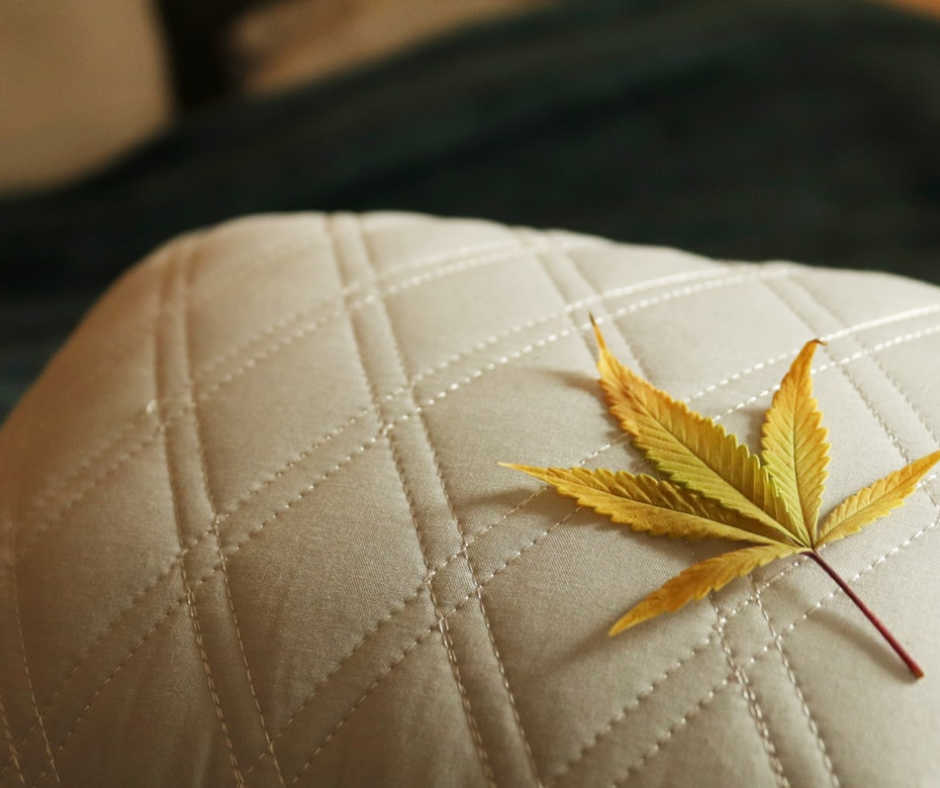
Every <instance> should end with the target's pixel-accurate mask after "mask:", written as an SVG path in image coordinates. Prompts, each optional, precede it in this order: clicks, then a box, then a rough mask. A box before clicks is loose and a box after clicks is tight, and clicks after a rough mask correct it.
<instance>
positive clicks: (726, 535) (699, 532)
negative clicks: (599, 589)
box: [505, 464, 780, 544]
mask: <svg viewBox="0 0 940 788" xmlns="http://www.w3.org/2000/svg"><path fill="white" fill-rule="evenodd" d="M505 466H506V467H508V468H514V469H515V470H517V471H522V472H523V473H527V474H529V475H530V476H534V477H535V478H536V479H541V480H542V481H544V482H548V483H549V484H551V485H552V486H554V487H555V489H556V490H557V491H558V492H559V493H560V494H561V495H564V496H566V497H568V498H574V499H575V500H576V501H577V502H578V503H579V504H580V505H581V506H587V507H590V508H591V509H593V510H594V511H595V512H597V513H598V514H603V515H606V516H607V517H609V518H610V519H611V520H612V521H613V522H615V523H617V524H619V525H627V526H629V527H630V528H631V529H632V530H634V531H646V532H649V533H651V534H654V535H656V536H670V537H677V536H684V537H685V538H687V539H705V538H712V539H736V540H739V541H742V542H755V543H758V544H776V543H779V541H780V539H779V536H778V535H777V533H776V532H775V531H773V530H772V529H769V528H767V527H766V526H765V525H764V524H763V523H762V522H760V521H758V520H751V519H750V518H748V517H746V516H745V515H742V514H741V513H739V512H736V511H734V510H733V509H727V508H724V507H722V506H721V505H720V504H718V503H716V502H715V501H712V500H709V499H708V498H702V497H701V496H698V495H696V494H695V493H692V492H689V491H688V490H684V489H682V488H681V487H676V486H675V485H674V484H670V483H669V482H663V481H660V480H658V479H654V478H653V477H652V476H647V475H645V474H643V475H639V476H635V475H633V474H630V473H625V472H623V471H618V472H616V473H612V472H611V471H607V470H603V469H599V470H588V469H586V468H534V467H532V466H529V465H509V464H505Z"/></svg>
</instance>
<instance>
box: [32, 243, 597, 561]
mask: <svg viewBox="0 0 940 788" xmlns="http://www.w3.org/2000/svg"><path fill="white" fill-rule="evenodd" d="M581 245H586V246H594V245H597V244H596V243H591V242H586V241H583V242H581ZM528 251H529V250H525V249H522V250H518V249H513V250H511V251H509V252H504V253H500V254H489V255H478V256H475V257H470V258H468V259H467V260H463V261H461V262H459V263H457V264H455V265H451V266H448V267H444V268H441V269H439V270H436V271H432V272H430V273H428V274H424V275H422V276H416V277H412V278H410V279H407V280H405V281H404V282H400V283H397V284H394V285H392V286H390V287H389V288H388V289H387V290H385V291H381V290H380V291H379V295H382V294H386V295H388V294H394V293H397V292H401V291H402V290H407V289H410V288H412V287H417V286H420V285H423V284H426V283H428V282H430V281H434V280H435V279H440V278H444V277H446V276H450V275H454V274H458V273H461V272H463V271H465V270H469V269H471V268H476V267H480V266H481V265H489V264H492V263H495V262H502V261H506V260H511V259H514V258H518V257H524V256H525V254H527V253H528ZM436 262H437V261H436ZM390 273H391V272H390ZM362 286H363V284H362V283H356V289H357V290H358V289H361V288H362ZM346 295H347V294H346V292H345V291H343V290H341V291H340V293H338V294H337V295H336V296H335V297H334V298H333V299H330V300H327V302H326V304H323V303H318V304H316V305H313V306H311V307H306V308H304V309H302V310H297V311H296V312H294V313H292V314H290V315H288V316H286V317H283V318H281V319H280V320H278V321H277V322H276V323H274V324H272V325H269V326H267V327H266V328H265V329H262V330H261V331H260V332H258V333H256V334H255V335H254V336H253V337H252V338H250V339H249V340H247V341H246V342H244V343H243V344H242V345H239V346H237V347H235V348H233V349H231V350H229V351H226V352H225V353H223V354H222V355H220V356H218V357H216V358H215V359H214V360H213V361H211V362H209V363H208V364H207V365H206V366H205V367H204V368H203V369H201V370H199V371H197V374H196V378H198V379H203V378H205V377H207V376H208V373H209V372H211V371H213V370H215V369H217V368H218V367H219V366H222V365H223V364H225V363H227V362H228V361H232V360H235V359H237V358H238V357H239V356H240V355H244V354H246V353H247V352H248V351H249V350H250V349H251V347H252V346H253V345H256V344H260V347H259V349H258V351H257V354H256V355H254V356H249V357H247V358H243V361H242V363H241V364H240V365H239V366H238V367H236V368H235V369H234V370H233V371H231V372H229V373H228V374H226V375H224V376H223V377H222V378H220V379H219V380H217V381H215V382H214V383H212V384H210V385H209V386H208V387H207V388H206V389H205V390H204V391H203V394H202V396H203V397H205V398H208V397H211V396H212V395H213V394H215V393H216V392H217V391H218V390H219V389H221V388H223V387H224V386H226V385H228V384H230V383H232V382H233V381H234V380H236V379H237V378H238V377H240V376H241V375H242V374H244V373H245V372H247V371H248V370H249V369H252V368H253V367H255V366H257V364H258V363H259V362H260V361H263V360H265V359H267V358H269V357H270V356H272V355H274V354H275V353H277V352H279V351H280V350H282V349H284V348H285V347H288V346H289V345H291V344H293V343H294V342H296V341H298V340H300V339H302V338H304V337H306V336H309V335H311V334H313V333H315V332H316V331H318V330H319V329H320V328H322V327H324V326H325V325H328V324H329V323H330V322H332V321H333V320H335V319H336V318H338V317H340V316H342V314H343V313H344V308H343V299H344V298H345V297H346ZM331 302H332V303H333V308H332V310H331V311H330V312H329V313H328V314H327V315H326V317H325V318H321V319H319V320H316V321H314V322H313V323H310V324H307V325H301V326H300V327H299V328H296V329H295V330H294V331H292V332H291V333H290V334H288V335H287V336H286V337H282V338H281V339H279V340H274V341H272V340H273V339H274V337H275V336H276V334H277V332H278V331H280V330H283V329H285V328H288V327H290V325H291V324H293V323H297V322H301V321H302V320H303V319H304V318H305V317H307V316H308V315H310V314H313V313H315V312H318V311H321V310H322V309H323V308H324V306H325V305H328V304H330V303H331ZM374 302H375V296H372V295H370V296H368V297H366V298H364V299H362V300H361V301H359V302H355V303H353V304H351V305H350V306H349V307H347V308H348V309H355V310H358V309H362V308H363V307H366V306H369V305H371V304H372V303H374ZM179 394H180V391H178V390H176V389H174V390H172V391H170V392H169V393H168V394H165V395H163V400H164V402H163V404H166V402H167V401H170V400H172V399H174V398H176V397H177V396H178V395H179ZM153 404H154V405H156V404H157V403H156V401H154V403H153ZM148 407H149V406H148ZM184 413H185V408H182V409H179V408H178V409H177V410H176V411H172V412H171V413H169V414H168V415H167V421H166V423H169V422H172V421H174V420H175V419H177V418H179V417H180V416H182V415H183V414H184ZM142 415H147V408H142V409H141V411H138V413H136V414H134V416H133V417H132V418H137V417H140V416H142ZM125 434H127V431H126V430H125V429H124V428H122V429H121V430H120V431H119V434H118V435H116V437H115V439H114V440H113V441H111V442H110V443H108V445H107V446H106V447H105V448H104V449H100V450H98V449H96V450H94V451H93V452H92V454H93V455H94V454H95V453H96V452H97V453H98V457H97V459H101V457H103V456H104V455H106V454H107V453H108V452H109V451H111V450H112V448H116V447H117V446H119V445H120V442H121V441H123V437H124V435H125ZM144 440H145V441H146V440H147V439H146V438H145V439H144ZM128 454H133V450H130V451H128V452H124V453H122V454H121V455H120V456H119V457H118V459H116V460H115V461H114V463H112V466H109V468H116V467H120V465H122V464H123V462H124V461H125V460H126V459H128V458H129V457H128ZM91 463H92V461H91V460H86V461H85V462H83V463H82V468H83V470H87V468H88V467H90V465H91ZM105 473H109V471H106V472H105ZM79 475H80V473H79V472H78V471H76V472H74V473H72V474H68V476H70V477H73V478H74V477H77V476H79ZM92 487H94V483H93V482H92ZM88 489H89V488H88V487H87V483H86V484H85V485H80V486H79V487H78V490H77V491H76V492H75V493H73V495H72V497H71V498H68V499H65V501H64V503H60V504H59V506H60V508H59V509H58V510H56V511H55V512H53V513H52V515H51V516H50V517H49V518H47V519H46V520H44V521H40V524H39V526H38V528H40V529H43V528H44V527H45V525H46V524H47V522H48V521H49V520H51V521H55V520H57V519H58V518H59V517H61V516H62V514H63V513H64V511H67V510H68V509H70V508H71V507H72V506H74V505H75V503H77V502H78V501H80V500H81V499H82V498H83V497H84V495H85V494H86V493H87V491H88ZM63 498H64V496H63ZM53 503H54V499H53V500H52V501H50V502H49V506H50V507H51V506H52V505H53ZM30 544H31V543H30Z"/></svg>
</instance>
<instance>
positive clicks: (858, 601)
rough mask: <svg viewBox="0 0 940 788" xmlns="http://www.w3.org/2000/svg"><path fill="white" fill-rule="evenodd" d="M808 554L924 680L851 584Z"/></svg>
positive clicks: (819, 557)
mask: <svg viewBox="0 0 940 788" xmlns="http://www.w3.org/2000/svg"><path fill="white" fill-rule="evenodd" d="M806 554H807V555H809V557H810V558H812V559H813V560H814V561H815V562H816V563H817V564H819V565H820V566H821V567H822V568H823V569H824V570H825V571H826V574H828V575H829V577H831V578H832V579H833V580H834V581H835V582H836V584H837V585H838V586H839V588H841V589H842V590H843V591H845V595H846V596H847V597H848V598H849V599H851V600H852V601H853V602H854V603H855V605H856V607H858V609H859V610H861V611H862V613H864V614H865V618H867V619H868V620H869V621H871V623H872V624H874V625H875V629H877V630H878V631H879V632H880V633H881V636H882V637H883V638H884V639H885V640H887V641H888V644H889V645H890V646H891V648H893V649H894V652H895V653H896V654H897V655H898V656H899V657H900V658H901V660H902V661H903V662H904V664H905V665H907V667H908V669H909V670H910V671H911V673H913V674H914V678H918V679H921V678H923V677H924V671H923V670H922V669H921V667H920V665H918V664H917V663H916V662H915V661H914V659H913V657H911V655H910V654H908V653H907V650H906V649H905V648H904V646H902V645H901V644H900V643H898V641H897V638H895V637H894V635H892V634H891V633H890V632H889V631H888V629H887V627H886V626H885V625H884V624H883V623H882V622H881V619H880V618H878V616H876V615H875V614H874V613H872V611H871V609H870V608H869V607H868V605H866V604H865V603H864V602H863V601H862V600H861V599H860V598H859V596H858V594H856V593H855V592H854V591H853V590H852V589H851V587H850V586H849V584H848V583H846V582H845V580H843V579H842V577H841V576H840V575H839V573H838V572H836V570H835V569H833V568H832V567H831V566H830V565H829V563H828V562H827V561H826V560H825V559H824V558H823V557H822V556H821V555H820V554H819V553H817V552H816V551H815V550H810V551H808V552H807V553H806Z"/></svg>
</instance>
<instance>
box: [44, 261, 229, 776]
mask: <svg viewBox="0 0 940 788" xmlns="http://www.w3.org/2000/svg"><path fill="white" fill-rule="evenodd" d="M191 253H192V250H191V245H187V247H186V251H185V253H184V254H183V255H181V256H179V257H178V259H180V258H181V259H182V260H185V261H188V260H189V259H190V255H191ZM173 273H174V272H173V269H172V267H171V266H167V267H166V268H165V269H164V283H163V288H162V296H161V303H162V309H161V310H160V317H159V318H158V319H159V320H160V321H161V322H165V321H166V320H167V319H168V312H169V304H168V293H167V292H166V291H167V288H168V287H169V286H170V281H171V279H170V278H171V275H172V274H173ZM154 339H155V340H156V345H157V347H156V349H155V351H154V364H155V365H158V364H159V359H160V357H161V356H165V355H166V350H161V346H162V345H164V344H165V342H164V341H162V340H161V332H160V331H159V330H158V331H155V332H154ZM154 379H155V380H156V381H157V386H158V387H159V385H160V383H159V381H160V373H159V367H158V371H157V372H156V373H155V374H154ZM158 399H159V398H158ZM158 418H159V419H160V421H161V422H163V410H162V408H160V407H159V406H158ZM165 435H166V438H165V440H164V459H165V460H166V471H167V478H168V480H169V485H170V497H171V499H172V502H173V519H174V521H175V523H176V534H177V538H178V539H179V544H180V548H181V549H182V547H183V546H184V545H185V543H186V540H185V538H184V537H183V528H182V512H181V511H180V509H179V500H180V494H179V490H178V488H177V470H176V469H175V468H174V463H173V460H172V452H171V450H170V435H169V432H168V431H165ZM179 568H180V575H181V576H182V580H183V588H184V589H185V591H186V599H187V604H188V607H189V614H190V620H191V622H192V625H193V636H194V639H195V643H196V647H197V649H198V651H199V656H200V658H201V660H202V667H203V671H204V673H205V675H206V683H207V685H208V688H209V696H210V697H211V699H212V703H213V705H214V706H215V713H216V717H217V718H218V721H219V726H220V728H221V730H222V734H223V736H224V737H225V744H226V746H227V748H228V754H229V760H230V761H231V764H232V769H233V772H234V775H235V782H236V784H237V785H238V786H239V787H240V788H241V786H244V784H245V780H244V777H243V776H242V773H241V769H240V767H239V765H238V759H237V758H236V757H235V745H234V743H233V742H232V737H231V734H230V732H229V729H228V724H227V723H226V721H225V714H224V713H223V711H222V703H221V701H220V700H219V694H218V691H217V690H216V686H215V680H214V679H213V677H212V668H211V667H210V666H209V656H208V654H207V653H206V648H205V643H204V641H203V636H202V627H201V625H200V623H199V613H198V612H197V610H196V595H195V593H194V592H193V588H192V586H191V585H190V582H189V576H188V572H187V571H186V562H185V561H180V563H179ZM37 782H38V781H37Z"/></svg>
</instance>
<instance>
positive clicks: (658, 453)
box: [594, 324, 809, 547]
mask: <svg viewBox="0 0 940 788" xmlns="http://www.w3.org/2000/svg"><path fill="white" fill-rule="evenodd" d="M594 331H595V334H596V335H597V344H598V346H599V348H600V357H599V358H598V362H597V368H598V370H599V371H600V373H601V386H602V387H603V389H604V391H605V393H606V394H607V401H608V403H609V405H610V410H611V413H612V414H613V415H614V416H615V417H616V418H617V420H618V421H619V422H620V426H621V427H622V428H623V430H624V431H625V432H627V433H628V434H629V435H630V436H631V437H632V438H633V445H634V446H635V447H636V448H637V449H638V450H639V451H641V452H642V453H643V456H644V457H645V458H646V459H647V460H648V461H649V462H650V463H652V464H653V466H654V467H655V468H656V470H658V471H659V472H660V473H662V474H664V475H665V476H666V477H668V478H669V480H670V481H672V482H674V483H676V484H679V485H682V486H683V487H687V488H688V489H690V490H694V491H695V492H698V493H700V494H701V495H704V496H706V497H708V498H711V499H712V500H714V501H717V502H718V503H720V504H721V505H722V506H724V507H727V508H730V509H734V510H735V511H737V512H740V513H741V514H743V515H745V516H747V517H749V518H751V519H753V520H758V521H760V522H762V523H764V525H765V526H767V527H768V528H770V529H771V530H772V531H775V532H777V533H779V535H780V540H781V541H785V542H790V543H794V544H800V545H803V546H807V547H808V546H809V542H808V540H804V539H802V538H801V535H800V533H799V531H798V530H797V529H796V528H795V527H794V526H793V525H792V522H791V520H790V516H789V513H788V512H787V507H786V504H785V503H784V501H783V499H782V498H780V496H779V495H778V494H777V491H776V489H775V488H774V484H773V480H772V479H771V477H770V475H769V474H768V472H767V469H766V468H763V467H762V466H761V464H760V461H759V460H758V458H757V456H756V455H754V454H752V453H751V451H750V450H749V449H748V448H747V446H744V445H742V444H740V443H738V440H737V438H736V437H735V436H734V435H729V434H728V433H727V432H725V429H724V427H722V426H721V425H719V424H715V423H714V422H713V421H711V420H710V419H707V418H705V417H704V416H702V415H700V414H698V413H695V412H694V411H691V410H689V408H688V407H687V406H686V405H685V404H684V403H682V402H678V401H677V400H674V399H673V398H672V397H670V396H669V395H668V394H666V392H664V391H661V390H660V389H658V388H656V387H655V386H653V385H652V384H651V383H649V382H648V381H646V380H644V379H643V378H641V377H640V376H639V375H637V374H636V373H635V372H633V371H632V370H631V369H628V368H627V367H625V366H624V365H623V364H621V363H620V362H619V361H618V360H617V359H616V358H615V357H614V355H613V354H612V353H611V352H610V351H609V350H608V349H607V344H606V342H605V341H604V336H603V334H601V331H600V329H599V328H598V327H597V325H596V324H595V325H594Z"/></svg>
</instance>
